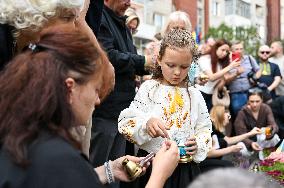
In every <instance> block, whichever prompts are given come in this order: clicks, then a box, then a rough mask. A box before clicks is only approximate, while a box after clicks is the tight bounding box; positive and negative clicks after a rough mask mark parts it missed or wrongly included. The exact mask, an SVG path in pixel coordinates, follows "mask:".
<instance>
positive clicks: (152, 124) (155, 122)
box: [146, 118, 170, 138]
mask: <svg viewBox="0 0 284 188" xmlns="http://www.w3.org/2000/svg"><path fill="white" fill-rule="evenodd" d="M146 127H147V133H148V134H149V135H150V136H151V137H152V138H156V137H159V136H161V137H163V138H170V137H169V135H168V132H167V130H169V128H168V127H166V126H165V124H164V123H163V122H162V121H161V120H159V119H157V118H150V119H149V120H148V121H147V123H146Z"/></svg>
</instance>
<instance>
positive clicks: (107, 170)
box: [104, 161, 115, 184]
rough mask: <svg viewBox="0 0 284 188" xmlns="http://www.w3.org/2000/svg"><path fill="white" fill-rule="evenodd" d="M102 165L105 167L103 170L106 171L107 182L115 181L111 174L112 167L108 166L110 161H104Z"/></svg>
mask: <svg viewBox="0 0 284 188" xmlns="http://www.w3.org/2000/svg"><path fill="white" fill-rule="evenodd" d="M104 167H105V171H106V178H107V182H108V183H109V184H110V183H113V182H114V181H115V179H114V175H113V172H112V169H111V167H110V161H107V162H105V163H104Z"/></svg>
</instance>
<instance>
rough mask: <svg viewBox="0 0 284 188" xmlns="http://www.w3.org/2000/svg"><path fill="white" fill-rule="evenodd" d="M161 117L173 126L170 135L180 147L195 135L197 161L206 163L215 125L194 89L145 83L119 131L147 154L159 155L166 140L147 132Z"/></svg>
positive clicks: (121, 123) (120, 117)
mask: <svg viewBox="0 0 284 188" xmlns="http://www.w3.org/2000/svg"><path fill="white" fill-rule="evenodd" d="M152 117H155V118H159V119H160V120H162V121H163V122H164V123H165V125H167V126H168V127H170V130H168V134H169V135H170V138H171V139H172V140H175V141H176V142H177V144H178V145H179V146H184V142H185V141H186V139H187V138H189V137H190V136H195V138H196V142H197V147H198V149H197V153H196V154H195V155H193V156H192V157H193V160H194V161H195V162H197V163H199V162H201V161H203V160H204V159H205V158H206V156H207V152H208V151H209V149H210V148H211V146H212V142H211V130H212V124H211V121H210V117H209V114H208V110H207V107H206V104H205V101H204V99H203V97H202V95H201V93H200V91H199V90H198V89H196V88H194V87H189V88H188V89H187V88H180V87H175V86H166V85H163V84H161V83H159V82H158V81H156V80H148V81H145V82H144V83H143V84H142V85H141V87H140V88H139V90H138V92H137V94H136V96H135V99H134V101H133V102H132V103H131V104H130V106H129V108H126V109H124V110H123V111H122V112H121V113H120V116H119V120H118V130H119V132H120V133H121V134H123V135H124V136H125V137H126V139H128V140H129V141H131V142H133V143H135V144H137V145H138V147H139V148H141V149H143V150H146V151H147V152H155V153H156V152H157V151H158V150H159V149H160V147H161V144H162V143H163V141H164V138H162V137H157V138H152V137H151V136H150V135H149V134H148V133H147V130H146V123H147V121H148V120H149V119H150V118H152Z"/></svg>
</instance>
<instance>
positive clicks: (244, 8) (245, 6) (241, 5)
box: [236, 0, 250, 18]
mask: <svg viewBox="0 0 284 188" xmlns="http://www.w3.org/2000/svg"><path fill="white" fill-rule="evenodd" d="M236 14H237V15H240V16H243V17H246V18H250V4H249V3H246V2H244V1H242V0H237V9H236Z"/></svg>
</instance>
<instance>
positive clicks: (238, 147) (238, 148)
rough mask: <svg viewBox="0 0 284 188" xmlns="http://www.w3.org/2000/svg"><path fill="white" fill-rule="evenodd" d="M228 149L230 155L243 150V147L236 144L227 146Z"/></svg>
mask: <svg viewBox="0 0 284 188" xmlns="http://www.w3.org/2000/svg"><path fill="white" fill-rule="evenodd" d="M229 147H230V149H231V153H237V152H240V151H241V149H243V146H241V145H238V144H236V145H232V146H229Z"/></svg>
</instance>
